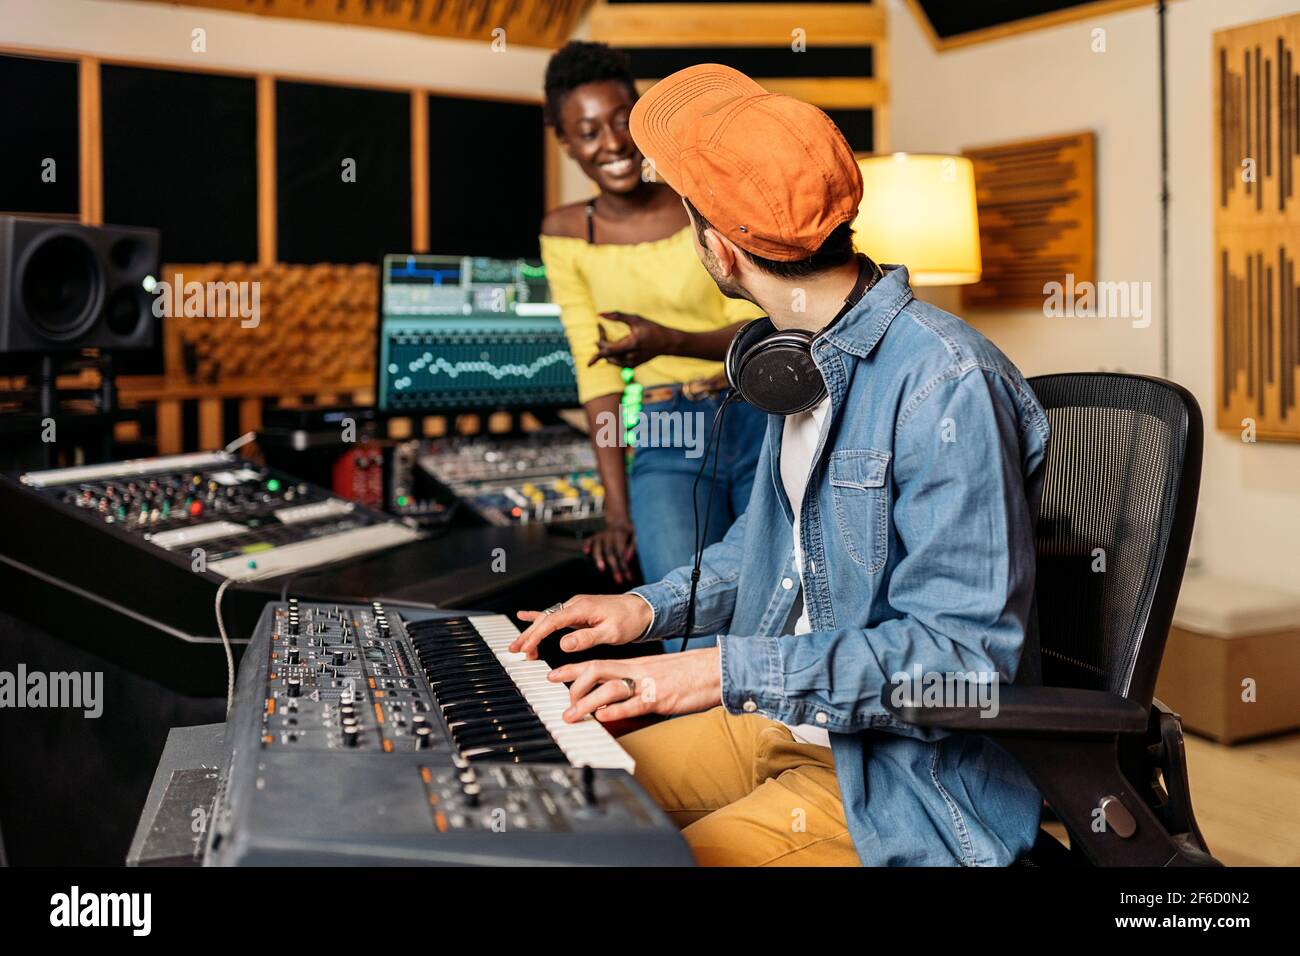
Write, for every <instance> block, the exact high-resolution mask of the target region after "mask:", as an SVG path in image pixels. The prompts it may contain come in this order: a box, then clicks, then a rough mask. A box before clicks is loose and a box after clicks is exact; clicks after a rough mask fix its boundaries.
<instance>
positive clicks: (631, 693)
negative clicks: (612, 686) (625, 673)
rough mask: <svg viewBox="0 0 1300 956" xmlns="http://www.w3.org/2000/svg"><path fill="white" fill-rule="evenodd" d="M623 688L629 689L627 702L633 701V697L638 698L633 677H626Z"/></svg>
mask: <svg viewBox="0 0 1300 956" xmlns="http://www.w3.org/2000/svg"><path fill="white" fill-rule="evenodd" d="M623 686H624V687H626V688H627V698H626V699H627V700H631V699H632V698H633V697H635V696H636V681H635V680H633V679H632V678H631V677H624V678H623Z"/></svg>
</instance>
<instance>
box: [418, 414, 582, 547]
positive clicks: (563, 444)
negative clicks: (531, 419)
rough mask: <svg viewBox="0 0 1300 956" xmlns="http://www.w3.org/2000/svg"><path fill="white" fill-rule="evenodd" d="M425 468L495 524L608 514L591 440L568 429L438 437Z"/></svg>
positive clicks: (423, 462)
mask: <svg viewBox="0 0 1300 956" xmlns="http://www.w3.org/2000/svg"><path fill="white" fill-rule="evenodd" d="M419 465H420V468H421V469H423V470H424V472H425V473H426V474H428V475H430V476H432V477H433V478H434V479H435V480H436V481H437V482H438V483H439V484H441V485H443V486H444V487H445V488H446V489H447V490H448V491H449V493H450V494H452V495H454V496H455V497H456V498H458V499H460V500H461V501H462V502H463V503H465V504H467V505H468V506H469V507H470V508H471V509H472V510H473V511H474V512H475V513H477V514H478V515H479V516H480V517H482V518H483V519H484V520H485V521H487V522H488V523H489V524H494V525H511V524H528V523H532V522H541V523H543V524H559V523H566V522H574V521H590V520H592V519H595V518H598V517H599V516H600V515H601V513H602V512H603V510H604V504H605V489H604V487H603V486H602V485H601V484H600V474H599V472H598V471H597V469H596V457H595V453H594V452H593V451H592V448H591V443H590V441H589V440H588V439H587V437H586V436H584V435H580V434H578V433H575V432H573V431H572V430H570V429H568V428H560V429H544V430H542V431H540V432H535V433H532V434H529V435H526V436H524V437H518V438H501V437H497V436H483V437H474V438H461V437H457V438H444V439H438V440H435V441H432V442H429V443H428V444H427V446H426V447H425V449H424V451H423V454H421V456H420V458H419Z"/></svg>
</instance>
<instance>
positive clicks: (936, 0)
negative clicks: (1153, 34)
mask: <svg viewBox="0 0 1300 956" xmlns="http://www.w3.org/2000/svg"><path fill="white" fill-rule="evenodd" d="M919 2H920V4H921V8H922V9H923V10H924V11H925V15H926V16H927V17H928V18H929V20H930V23H931V24H932V25H933V26H934V32H935V33H937V34H938V35H939V36H940V37H941V38H943V39H948V38H950V37H958V36H961V35H962V34H963V33H970V32H972V31H974V30H982V29H985V28H986V27H996V26H1001V25H1002V24H1004V23H1011V22H1013V21H1015V20H1023V19H1024V18H1026V17H1036V16H1039V15H1040V14H1043V13H1053V12H1055V11H1057V10H1068V9H1069V8H1071V7H1082V6H1086V5H1087V4H1089V3H1092V2H1095V0H999V2H997V3H972V2H971V0H919ZM1152 6H1155V4H1154V3H1153V4H1152Z"/></svg>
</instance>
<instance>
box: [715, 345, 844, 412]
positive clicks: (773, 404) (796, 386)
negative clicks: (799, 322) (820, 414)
mask: <svg viewBox="0 0 1300 956" xmlns="http://www.w3.org/2000/svg"><path fill="white" fill-rule="evenodd" d="M811 342H812V335H811V333H809V332H805V331H803V330H802V329H787V330H785V331H783V332H781V331H778V332H774V333H773V334H772V335H768V336H765V337H764V338H763V340H762V341H761V342H756V343H754V345H753V346H752V347H751V348H750V349H749V350H748V351H747V352H746V353H745V354H744V355H743V356H741V358H740V361H739V363H738V365H737V371H736V380H737V381H738V382H739V383H740V384H739V387H738V388H737V391H738V392H740V395H741V397H742V398H743V399H744V400H745V401H746V402H748V403H749V404H750V405H753V406H754V407H755V408H758V409H761V410H762V411H765V412H767V413H768V414H769V415H794V414H796V413H798V412H806V411H807V410H808V409H810V408H812V407H813V406H814V405H816V404H817V403H818V402H820V401H821V400H822V399H823V398H825V397H826V382H825V380H824V379H823V378H822V373H821V370H820V369H818V368H817V363H816V362H814V361H813V357H812V351H811V348H810V345H811Z"/></svg>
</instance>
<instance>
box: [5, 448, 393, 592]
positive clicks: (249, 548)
mask: <svg viewBox="0 0 1300 956" xmlns="http://www.w3.org/2000/svg"><path fill="white" fill-rule="evenodd" d="M18 484H19V485H20V486H21V487H22V488H23V489H25V490H26V491H28V492H29V493H30V494H32V495H34V496H35V497H36V498H37V499H38V500H39V501H40V502H42V503H43V504H45V505H47V506H50V507H52V508H54V509H56V510H58V511H61V512H63V513H64V514H72V515H75V516H76V517H78V518H80V519H82V520H83V521H87V522H90V523H91V524H93V525H97V526H99V527H101V528H102V529H103V530H105V531H107V532H109V533H110V534H112V535H114V536H116V537H119V538H121V537H126V538H128V539H130V540H132V541H133V542H135V543H137V544H139V545H140V546H141V547H143V548H146V549H149V550H150V551H153V553H155V554H160V555H163V556H165V557H166V558H167V559H168V560H170V561H172V562H174V563H179V564H183V565H185V566H187V567H192V566H193V563H194V560H195V558H196V552H195V549H199V550H200V551H201V553H202V560H203V563H204V565H205V566H206V568H207V570H209V571H212V572H214V573H215V574H217V575H219V576H221V577H223V578H242V577H248V576H273V575H276V574H287V573H290V572H293V571H297V570H300V569H302V568H306V567H311V566H314V565H318V564H323V563H327V562H329V561H332V560H337V559H339V558H344V557H351V556H354V555H359V554H364V553H367V552H369V551H374V550H378V549H381V548H386V547H391V546H393V545H396V544H402V543H406V542H409V541H414V540H416V539H417V538H418V537H419V534H418V533H417V532H416V531H414V530H412V529H411V528H409V527H407V526H406V525H404V524H402V523H400V522H398V521H394V520H392V519H391V518H389V517H388V516H386V515H383V514H381V513H379V512H376V511H372V510H370V509H369V508H366V507H364V506H361V505H358V504H356V503H355V502H352V501H346V500H344V499H342V498H339V497H337V496H335V495H332V494H330V493H329V492H328V491H326V490H325V489H323V488H318V487H315V486H313V485H310V484H307V483H305V482H302V481H299V480H297V479H295V478H293V477H291V476H289V475H286V474H284V473H281V472H279V471H276V470H274V469H270V468H266V467H263V466H260V465H256V464H253V463H251V462H247V461H245V460H243V459H240V458H238V457H236V456H234V455H229V454H224V453H211V454H194V455H173V456H166V457H161V458H150V459H139V460H136V461H123V462H111V463H107V464H103V465H87V466H82V467H72V468H60V469H54V470H51V471H37V472H28V473H26V474H23V475H21V476H19V477H18Z"/></svg>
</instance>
